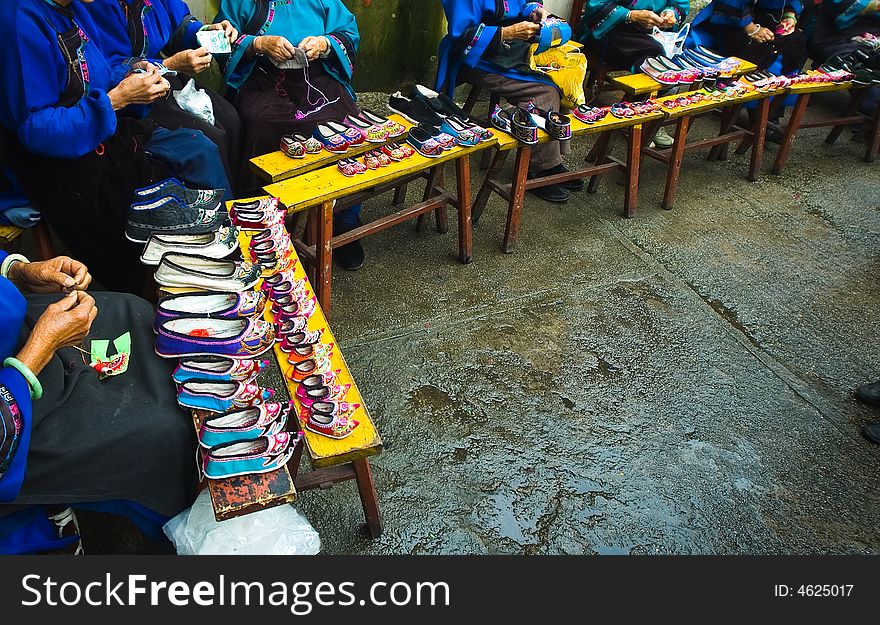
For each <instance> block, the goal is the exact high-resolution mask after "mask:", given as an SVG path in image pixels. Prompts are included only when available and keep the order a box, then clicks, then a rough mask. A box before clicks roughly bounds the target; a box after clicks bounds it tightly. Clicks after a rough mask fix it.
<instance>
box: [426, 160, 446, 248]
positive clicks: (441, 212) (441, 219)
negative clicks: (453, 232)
mask: <svg viewBox="0 0 880 625" xmlns="http://www.w3.org/2000/svg"><path fill="white" fill-rule="evenodd" d="M445 170H446V164H445V163H443V164H441V165H440V166H439V167H437V186H438V187H440V188H441V189H445V188H446V177H445V176H444V175H443V174H444V171H445ZM432 197H434V189H433V188H432V189H431V194H430V195H428V196H426V197H425V200H429V199H431V198H432ZM434 217H435V218H436V219H437V233H438V234H446V233H447V232H449V219H448V217H447V215H446V204H442V205H441V206H438V207H437V208H435V209H434Z"/></svg>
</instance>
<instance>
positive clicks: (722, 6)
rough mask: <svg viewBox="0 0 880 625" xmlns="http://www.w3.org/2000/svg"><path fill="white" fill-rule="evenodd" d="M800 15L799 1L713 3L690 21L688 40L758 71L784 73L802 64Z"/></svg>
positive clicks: (727, 0)
mask: <svg viewBox="0 0 880 625" xmlns="http://www.w3.org/2000/svg"><path fill="white" fill-rule="evenodd" d="M800 14H801V3H800V1H799V0H713V1H712V2H711V3H710V4H709V5H708V6H706V7H705V8H704V9H703V10H702V11H700V12H699V13H698V14H697V16H696V17H695V18H694V21H693V24H692V26H691V40H692V42H693V43H695V44H698V45H704V46H706V47H709V48H712V49H713V50H715V51H717V52H720V53H721V54H724V55H727V56H736V57H739V58H741V59H745V60H747V61H751V62H752V63H754V64H756V65H757V66H758V69H769V70H770V71H771V72H773V73H775V74H787V73H789V72H793V71H797V70H800V69H801V68H802V67H803V65H804V62H805V61H806V56H807V54H806V49H805V46H804V36H803V32H801V30H799V29H798V28H797V25H798V16H799V15H800Z"/></svg>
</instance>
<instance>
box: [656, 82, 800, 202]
mask: <svg viewBox="0 0 880 625" xmlns="http://www.w3.org/2000/svg"><path fill="white" fill-rule="evenodd" d="M694 93H700V94H703V95H707V93H706V91H705V90H703V89H700V90H697V91H691V92H687V93H681V94H675V95H670V96H666V97H664V98H658V100H659V101H660V103H661V111H662V112H663V116H664V123H669V122H674V124H675V132H674V135H673V144H672V147H670V148H666V149H659V148H651V147H645V148H643V149H642V151H643V152H644V153H645V154H646V155H647V156H650V157H651V158H654V159H656V160H658V161H661V162H662V163H664V164H665V165H666V167H667V173H666V189H665V192H664V194H663V203H662V206H663V208H665V209H671V208H672V207H673V205H674V203H675V195H676V192H677V191H678V182H679V179H680V176H681V163H682V159H683V158H684V155H685V154H686V153H688V152H692V151H694V150H699V149H702V148H706V147H710V148H711V150H710V152H709V160H726V158H727V146H728V145H729V144H730V143H731V142H733V141H737V140H741V144H740V147H739V148H738V151H740V152H741V151H745V150H746V149H748V148H749V146H750V147H751V151H752V154H751V162H750V165H749V172H748V179H749V180H750V181H755V180H757V178H758V173H759V172H760V170H761V163H762V161H763V157H764V140H765V137H766V133H767V119H768V116H769V112H770V98H771V97H772V96H774V95H779V94H782V93H784V90H783V89H778V90H774V91H753V92H750V93H746V94H744V95H742V96H738V97H735V98H725V99H724V100H720V101H719V100H705V101H703V102H699V103H696V104H691V105H688V106H685V107H668V106H664V105H663V102H665V101H668V100H671V99H674V98H678V97H682V96H690V95H693V94H694ZM752 101H757V102H758V107H757V117H756V119H755V122H754V123H753V125H752V127H751V128H740V127H739V126H737V125H736V117H737V115H738V114H739V112H740V110H741V109H742V106H743V104H745V103H746V102H752ZM716 111H720V112H721V127H720V130H719V132H718V135H717V136H716V137H712V138H710V139H703V140H700V141H694V142H693V143H690V144H688V143H687V133H688V129H689V128H690V124H691V122H692V120H694V119H696V118H698V117H701V116H703V115H706V114H708V113H713V112H716Z"/></svg>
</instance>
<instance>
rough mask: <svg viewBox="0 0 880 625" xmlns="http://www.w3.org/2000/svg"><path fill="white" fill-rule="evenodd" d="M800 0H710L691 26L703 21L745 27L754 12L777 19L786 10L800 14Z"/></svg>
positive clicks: (751, 20) (780, 17)
mask: <svg viewBox="0 0 880 625" xmlns="http://www.w3.org/2000/svg"><path fill="white" fill-rule="evenodd" d="M801 9H802V7H801V3H800V0H712V2H711V3H710V4H708V5H707V6H706V7H705V8H704V9H703V10H702V11H700V13H699V14H698V15H697V17H695V18H694V22H693V24H692V28H696V27H697V26H699V25H700V24H702V23H703V22H705V21H708V22H709V23H710V24H717V25H719V26H728V27H730V28H745V27H746V26H748V25H749V24H751V23H752V22H753V21H754V20H753V18H752V16H753V15H754V14H755V13H770V14H772V15H774V16H775V17H776V20H777V21H779V20H781V19H782V14H783V13H786V12H791V13H794V14H795V15H800V14H801Z"/></svg>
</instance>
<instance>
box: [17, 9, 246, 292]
mask: <svg viewBox="0 0 880 625" xmlns="http://www.w3.org/2000/svg"><path fill="white" fill-rule="evenodd" d="M88 2H91V0H54V1H51V0H4V1H3V2H0V23H2V24H4V26H5V29H6V32H5V36H4V38H3V40H2V42H0V80H2V83H3V88H2V89H0V126H2V128H3V129H5V135H4V138H5V140H6V141H7V142H8V144H9V145H8V147H9V149H10V165H11V167H12V169H13V171H14V172H15V174H16V175H17V176H18V179H19V181H20V182H21V184H22V186H23V187H24V189H25V192H26V193H27V195H28V196H29V198H30V199H31V201H32V202H33V203H34V205H35V206H36V208H38V209H39V210H40V211H41V212H42V213H43V214H44V215H45V217H46V218H47V220H48V221H49V224H50V225H51V226H52V227H53V230H54V231H55V233H56V234H57V235H58V236H59V237H60V238H61V240H62V241H63V242H64V243H65V245H66V246H67V247H68V248H69V249H70V250H71V251H72V252H73V253H74V254H75V255H76V256H77V257H79V258H82V259H83V260H84V261H85V262H88V263H89V265H91V267H92V270H93V272H94V273H95V277H96V278H97V279H98V280H99V281H100V282H101V283H102V285H103V286H104V287H105V288H108V289H111V290H115V291H128V292H140V291H141V285H142V284H143V280H142V277H143V275H144V269H143V265H142V264H141V263H140V262H139V260H138V259H139V256H140V252H141V250H140V249H138V248H137V247H136V246H135V245H134V244H132V243H130V242H128V241H127V240H126V239H125V236H124V229H125V222H126V217H127V213H128V209H129V206H130V205H131V204H132V200H133V198H134V191H135V189H138V188H140V187H145V186H148V185H150V184H153V183H154V182H155V181H156V180H160V179H162V178H166V177H167V176H168V175H169V173H173V174H174V175H176V176H177V177H179V178H180V179H182V180H184V181H186V182H188V183H190V184H191V185H192V186H195V187H199V188H211V189H225V190H227V192H228V191H229V182H228V180H227V178H226V175H225V173H224V172H223V165H222V162H221V160H220V156H219V152H218V150H217V147H216V146H215V145H214V144H213V143H211V142H210V141H209V140H208V139H207V138H206V137H205V136H204V135H203V134H202V133H201V132H199V131H194V130H177V131H170V130H167V129H165V128H161V127H157V126H155V125H154V124H153V123H152V122H149V121H146V120H139V119H134V118H130V117H125V116H120V117H117V112H118V111H122V110H123V109H125V108H126V107H128V106H130V105H132V104H150V103H152V102H154V101H156V100H157V99H159V98H163V97H166V96H167V95H168V90H169V84H168V81H166V80H165V79H164V78H162V76H160V75H159V73H158V72H157V71H155V69H151V70H149V71H147V72H146V73H133V74H130V75H128V76H126V77H125V78H124V79H123V80H122V81H121V82H119V84H117V85H116V86H113V82H112V79H111V70H110V66H109V65H108V64H107V61H106V60H105V59H104V56H103V54H102V52H101V50H100V48H99V45H98V41H97V40H96V37H97V35H96V33H97V32H98V30H97V28H96V27H95V24H94V22H93V21H92V19H91V15H90V13H89V12H88V11H87V10H86V8H85V6H84V5H83V3H88Z"/></svg>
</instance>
